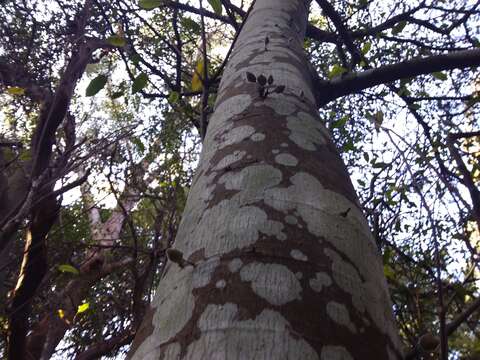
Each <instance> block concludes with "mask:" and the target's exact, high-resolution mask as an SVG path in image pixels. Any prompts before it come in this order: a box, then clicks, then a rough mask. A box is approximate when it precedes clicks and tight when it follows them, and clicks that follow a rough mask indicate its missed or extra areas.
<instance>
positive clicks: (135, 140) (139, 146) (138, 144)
mask: <svg viewBox="0 0 480 360" xmlns="http://www.w3.org/2000/svg"><path fill="white" fill-rule="evenodd" d="M130 141H131V142H132V143H133V144H134V145H135V146H136V147H137V149H138V151H139V152H140V153H142V154H143V153H144V152H145V145H143V142H142V140H140V139H139V138H137V137H134V138H132V139H130Z"/></svg>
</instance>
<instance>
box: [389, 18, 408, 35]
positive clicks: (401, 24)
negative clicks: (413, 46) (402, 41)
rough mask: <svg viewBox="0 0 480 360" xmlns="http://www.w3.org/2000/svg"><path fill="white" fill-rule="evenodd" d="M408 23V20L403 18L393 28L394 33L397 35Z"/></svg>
mask: <svg viewBox="0 0 480 360" xmlns="http://www.w3.org/2000/svg"><path fill="white" fill-rule="evenodd" d="M406 25H407V21H406V20H402V21H400V22H398V23H397V24H396V25H395V26H394V27H393V28H392V35H397V34H400V33H401V32H402V31H403V29H404V28H405V26H406Z"/></svg>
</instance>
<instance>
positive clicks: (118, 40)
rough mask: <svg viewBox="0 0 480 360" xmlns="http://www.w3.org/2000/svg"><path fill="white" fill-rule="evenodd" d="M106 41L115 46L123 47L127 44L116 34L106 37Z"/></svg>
mask: <svg viewBox="0 0 480 360" xmlns="http://www.w3.org/2000/svg"><path fill="white" fill-rule="evenodd" d="M107 42H108V43H109V44H110V45H113V46H116V47H124V46H125V45H127V41H126V40H125V38H123V37H121V36H118V35H112V36H110V37H109V38H108V39H107Z"/></svg>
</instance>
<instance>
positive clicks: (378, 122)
mask: <svg viewBox="0 0 480 360" xmlns="http://www.w3.org/2000/svg"><path fill="white" fill-rule="evenodd" d="M373 121H374V123H375V129H376V130H377V131H378V130H379V129H380V127H381V126H382V123H383V111H381V110H379V111H377V112H376V113H375V118H374V120H373Z"/></svg>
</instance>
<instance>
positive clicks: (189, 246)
mask: <svg viewBox="0 0 480 360" xmlns="http://www.w3.org/2000/svg"><path fill="white" fill-rule="evenodd" d="M306 4H307V1H303V0H257V1H256V4H255V7H254V9H253V11H252V12H251V14H250V16H249V18H248V20H247V22H246V24H245V26H244V28H243V30H242V32H241V34H240V36H239V38H238V41H237V43H236V45H235V49H234V51H233V53H232V57H231V59H230V61H229V64H228V65H227V67H226V69H225V73H224V75H223V78H222V82H221V85H220V89H219V92H218V97H217V102H216V106H215V111H214V113H213V115H212V117H211V119H210V122H209V127H208V131H207V135H206V138H205V142H204V148H203V152H202V156H201V160H200V164H199V168H198V170H197V174H196V178H195V179H194V183H193V185H192V188H191V191H190V193H189V198H188V201H187V205H186V208H185V212H184V217H183V219H182V223H181V225H180V228H179V231H178V235H177V238H176V241H175V243H174V247H175V249H177V250H178V251H180V252H181V254H182V256H183V260H185V261H176V262H169V264H168V265H167V267H166V270H165V273H164V276H163V278H162V280H161V282H160V285H159V288H158V292H157V295H156V297H155V299H154V301H153V302H152V304H151V308H150V310H149V312H148V313H147V315H146V316H145V319H144V322H143V324H142V327H141V328H140V329H139V331H138V333H137V336H136V339H135V341H134V344H133V346H132V350H131V352H130V354H129V357H130V358H131V359H165V360H167V359H168V360H169V359H229V360H235V359H260V360H261V359H304V360H310V359H321V360H327V359H345V360H347V359H365V360H366V359H369V360H370V359H388V360H393V359H400V358H401V345H400V342H399V338H398V335H397V331H396V329H395V326H394V319H393V316H392V310H391V303H390V299H389V294H388V290H387V285H386V281H385V279H384V276H383V271H382V266H381V262H380V260H379V256H378V254H377V250H376V246H375V243H374V240H373V238H372V235H371V233H370V230H369V228H368V225H367V223H366V220H365V218H364V216H363V214H362V212H361V210H360V207H359V204H358V200H357V197H356V194H355V191H354V189H353V187H352V185H351V182H350V180H349V177H348V173H347V171H346V169H345V166H344V164H343V163H342V160H341V158H340V156H339V154H338V151H337V149H336V147H335V145H334V144H333V143H332V141H331V139H330V136H329V133H328V131H327V130H326V129H325V127H324V126H323V125H322V122H321V120H320V118H319V116H318V112H317V109H316V101H315V96H314V91H313V84H312V80H311V79H312V76H311V74H310V73H309V70H308V69H309V66H308V63H307V59H306V57H305V55H304V53H303V38H304V34H305V29H306V25H307V24H306V21H307V5H306ZM247 73H250V74H253V75H254V76H255V77H256V79H257V82H252V81H251V80H253V77H252V75H249V76H248V78H249V79H250V81H249V80H248V79H247ZM261 75H263V76H264V77H265V80H267V79H269V77H270V76H271V79H272V80H273V83H272V84H271V85H270V87H269V88H268V90H269V91H268V92H267V95H266V96H265V88H264V89H262V87H261V85H259V83H263V80H264V79H263V78H262V77H261ZM270 82H271V80H270ZM267 86H268V80H267ZM283 87H285V88H284V89H283ZM282 89H283V91H282ZM177 260H178V259H177ZM185 264H186V265H185ZM190 264H192V265H190ZM179 265H182V266H179Z"/></svg>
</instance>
